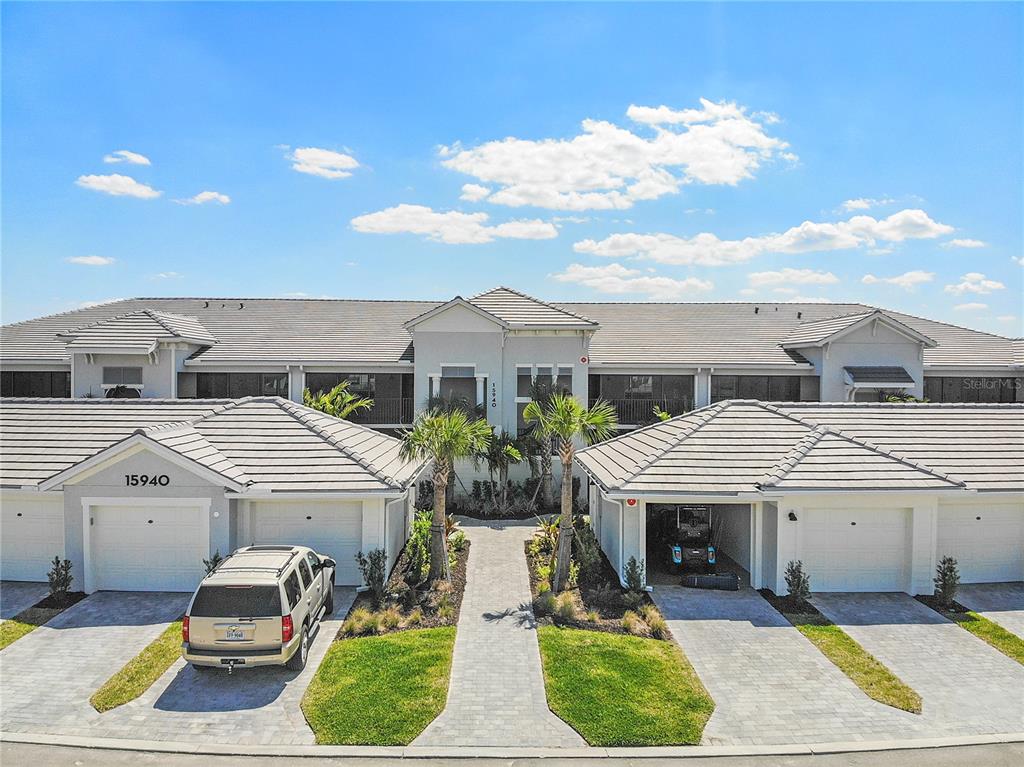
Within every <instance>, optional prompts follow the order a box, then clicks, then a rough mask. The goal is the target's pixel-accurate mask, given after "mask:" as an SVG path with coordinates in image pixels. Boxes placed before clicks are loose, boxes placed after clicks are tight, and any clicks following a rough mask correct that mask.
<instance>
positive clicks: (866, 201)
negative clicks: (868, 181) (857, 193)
mask: <svg viewBox="0 0 1024 767" xmlns="http://www.w3.org/2000/svg"><path fill="white" fill-rule="evenodd" d="M894 202H896V200H894V199H892V198H891V197H878V198H876V197H858V198H857V199H855V200H846V201H844V202H843V205H842V208H843V210H845V211H853V210H871V208H877V207H879V206H880V205H891V204H892V203H894Z"/></svg>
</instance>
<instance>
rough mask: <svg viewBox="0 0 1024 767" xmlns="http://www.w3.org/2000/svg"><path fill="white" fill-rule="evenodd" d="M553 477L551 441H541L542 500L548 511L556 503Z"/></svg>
mask: <svg viewBox="0 0 1024 767" xmlns="http://www.w3.org/2000/svg"><path fill="white" fill-rule="evenodd" d="M552 484H553V482H552V477H551V440H550V438H549V439H542V440H541V450H540V500H541V503H542V504H543V505H544V510H545V511H547V510H549V509H550V508H551V505H552V504H553V503H554V491H553V489H552Z"/></svg>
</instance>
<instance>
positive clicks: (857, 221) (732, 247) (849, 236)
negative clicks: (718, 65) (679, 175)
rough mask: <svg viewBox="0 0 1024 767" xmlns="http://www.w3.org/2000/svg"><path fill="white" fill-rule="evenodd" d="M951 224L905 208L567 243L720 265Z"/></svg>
mask: <svg viewBox="0 0 1024 767" xmlns="http://www.w3.org/2000/svg"><path fill="white" fill-rule="evenodd" d="M952 231H953V227H951V226H948V225H946V224H940V223H938V222H936V221H933V220H932V219H931V218H929V217H928V214H927V213H925V212H924V211H923V210H916V209H907V210H901V211H899V212H898V213H893V214H892V215H891V216H889V217H888V218H883V219H880V220H878V219H874V218H872V217H871V216H854V217H853V218H851V219H849V220H847V221H839V222H836V223H815V222H813V221H805V222H804V223H802V224H800V225H799V226H794V227H792V228H790V229H787V230H786V231H785V232H782V233H781V234H767V235H761V236H759V237H746V238H744V239H742V240H720V239H719V238H718V237H717V236H716V235H714V234H711V233H710V232H702V233H701V234H698V235H695V236H693V237H689V238H686V237H676V236H675V235H672V234H664V233H657V234H636V233H627V234H613V235H611V236H610V237H606V238H605V239H603V240H582V241H580V242H577V243H575V244H574V245H573V249H574V250H575V251H576V252H577V253H590V254H593V255H595V256H607V257H609V258H626V257H631V256H633V257H637V258H646V259H650V260H652V261H658V262H660V263H663V264H700V265H702V266H723V265H725V264H734V263H740V262H743V261H749V260H750V259H752V258H754V257H755V256H759V255H761V254H764V253H810V252H814V251H828V250H848V249H851V248H860V247H865V246H873V245H875V243H877V242H879V241H883V242H902V241H903V240H910V239H931V238H934V237H939V236H941V235H943V234H948V233H949V232H952Z"/></svg>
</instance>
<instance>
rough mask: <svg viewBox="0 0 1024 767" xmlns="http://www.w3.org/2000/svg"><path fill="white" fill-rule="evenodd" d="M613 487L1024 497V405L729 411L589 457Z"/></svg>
mask: <svg viewBox="0 0 1024 767" xmlns="http://www.w3.org/2000/svg"><path fill="white" fill-rule="evenodd" d="M577 461H578V462H579V463H580V465H581V466H582V467H583V468H584V469H585V470H586V471H587V473H588V474H589V475H590V476H591V477H593V478H594V479H595V480H596V481H597V482H598V483H599V484H600V485H601V486H602V487H604V488H605V489H607V490H613V491H616V492H624V493H635V494H643V493H648V494H680V493H685V494H690V495H716V494H722V495H733V494H737V493H752V492H756V491H758V490H760V489H764V490H782V489H790V490H792V489H806V490H845V489H850V490H914V489H948V488H954V487H966V488H967V489H972V490H979V491H993V490H1013V491H1021V490H1024V406H1022V405H961V404H917V403H910V404H906V403H892V404H888V403H885V404H881V403H880V404H875V403H776V404H770V403H759V402H753V401H748V400H736V401H731V402H720V403H717V404H715V405H712V406H710V407H707V408H702V409H701V410H696V411H693V412H692V413H688V414H686V415H682V416H678V417H676V418H673V419H671V420H669V421H666V422H664V423H658V424H655V425H653V426H648V427H646V428H643V429H639V430H637V431H634V432H630V433H628V434H625V435H623V436H621V437H617V438H615V439H613V440H609V441H607V442H602V443H600V444H598V445H594V446H593V447H589V448H586V449H584V450H581V451H580V452H579V453H578V454H577Z"/></svg>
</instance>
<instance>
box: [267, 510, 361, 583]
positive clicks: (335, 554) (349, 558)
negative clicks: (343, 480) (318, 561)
mask: <svg viewBox="0 0 1024 767" xmlns="http://www.w3.org/2000/svg"><path fill="white" fill-rule="evenodd" d="M251 509H252V517H251V521H250V530H251V531H252V532H251V538H252V542H253V543H255V544H264V545H265V544H291V545H293V546H309V548H311V549H313V550H314V551H316V552H319V553H320V554H325V555H327V556H329V557H331V558H332V559H334V561H335V562H337V563H338V570H337V576H336V581H335V582H336V583H337V584H338V585H339V586H352V585H358V584H361V583H362V578H361V576H360V575H359V568H358V566H357V565H356V560H355V557H356V553H357V552H358V551H359V548H360V543H361V541H362V537H363V505H362V503H360V502H355V503H332V502H329V501H325V502H310V501H297V502H294V503H290V502H285V501H275V502H264V501H254V502H253V503H252V504H251Z"/></svg>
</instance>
